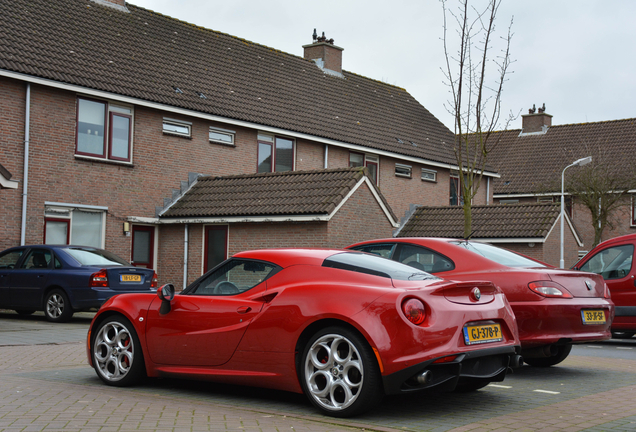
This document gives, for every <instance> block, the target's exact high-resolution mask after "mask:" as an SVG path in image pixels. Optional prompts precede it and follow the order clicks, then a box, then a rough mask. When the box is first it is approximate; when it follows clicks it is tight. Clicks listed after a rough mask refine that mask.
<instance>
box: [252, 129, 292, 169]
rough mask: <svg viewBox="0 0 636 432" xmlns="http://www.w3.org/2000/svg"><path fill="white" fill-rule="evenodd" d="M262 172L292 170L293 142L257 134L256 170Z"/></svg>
mask: <svg viewBox="0 0 636 432" xmlns="http://www.w3.org/2000/svg"><path fill="white" fill-rule="evenodd" d="M257 170H258V172H259V173H262V172H283V171H293V170H294V141H293V140H291V139H288V138H282V137H274V136H270V135H265V134H258V168H257Z"/></svg>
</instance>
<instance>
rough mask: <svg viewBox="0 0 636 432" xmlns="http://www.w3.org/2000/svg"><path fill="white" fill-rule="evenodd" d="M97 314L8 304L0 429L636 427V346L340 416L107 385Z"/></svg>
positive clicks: (190, 388) (1, 343) (208, 389)
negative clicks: (70, 316)
mask: <svg viewBox="0 0 636 432" xmlns="http://www.w3.org/2000/svg"><path fill="white" fill-rule="evenodd" d="M89 322H90V317H88V318H86V317H84V318H83V317H78V319H77V320H75V321H73V322H71V323H68V324H63V325H52V324H49V323H46V322H44V321H42V320H41V318H38V317H37V316H36V317H29V319H26V320H25V319H23V318H20V319H17V318H15V317H11V316H9V315H7V314H3V313H0V365H2V366H0V431H57V430H64V431H82V432H83V431H99V432H109V431H129V430H143V431H201V430H214V431H216V430H236V431H291V432H294V431H298V432H300V431H347V430H349V431H351V430H377V431H397V430H400V431H405V430H406V431H434V432H438V431H439V432H441V431H454V432H464V431H470V432H476V431H497V432H500V431H515V432H522V431H546V432H549V431H594V432H597V431H634V430H636V402H635V401H636V355H635V356H634V359H631V358H629V356H628V358H627V359H625V358H622V359H620V358H616V359H614V358H608V357H602V358H599V357H584V356H581V355H571V356H570V357H569V358H568V359H567V360H566V361H565V362H563V363H562V364H561V365H559V366H557V367H552V368H547V369H541V368H531V367H524V368H522V369H520V370H517V371H516V372H515V373H514V374H513V375H511V376H509V377H508V378H506V380H505V381H504V382H503V383H497V385H495V386H493V385H491V386H488V387H486V388H485V389H482V390H480V391H478V392H472V393H463V394H462V393H450V394H437V395H426V394H416V395H402V396H395V397H388V398H386V399H385V401H384V403H383V404H382V406H381V407H379V408H378V409H377V410H374V411H373V412H371V413H368V414H366V415H364V416H361V417H358V418H354V419H332V418H329V417H325V416H322V415H320V414H319V413H318V412H317V411H315V410H314V409H313V407H312V406H311V405H310V404H309V402H308V401H307V400H306V398H305V397H304V396H301V395H296V394H292V393H286V392H276V391H272V390H264V389H258V388H249V387H238V386H229V385H220V384H213V383H208V382H192V381H185V380H147V381H146V382H144V383H142V384H141V385H138V386H135V387H131V388H115V387H109V386H106V385H104V384H103V383H102V382H101V381H100V380H99V379H98V378H97V376H96V374H95V372H94V371H93V370H92V369H91V368H90V367H89V366H88V364H87V363H86V354H85V342H84V338H85V336H86V329H87V326H88V323H89ZM73 338H74V341H69V340H68V339H73ZM18 342H19V343H18ZM604 349H605V348H604ZM537 390H539V391H537Z"/></svg>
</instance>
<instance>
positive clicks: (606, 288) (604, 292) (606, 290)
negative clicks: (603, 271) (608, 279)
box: [603, 284, 612, 299]
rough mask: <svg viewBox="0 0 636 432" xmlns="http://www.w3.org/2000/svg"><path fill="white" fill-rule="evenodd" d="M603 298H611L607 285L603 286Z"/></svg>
mask: <svg viewBox="0 0 636 432" xmlns="http://www.w3.org/2000/svg"><path fill="white" fill-rule="evenodd" d="M603 298H606V299H610V298H612V294H611V293H610V289H609V287H608V286H607V284H605V289H604V291H603Z"/></svg>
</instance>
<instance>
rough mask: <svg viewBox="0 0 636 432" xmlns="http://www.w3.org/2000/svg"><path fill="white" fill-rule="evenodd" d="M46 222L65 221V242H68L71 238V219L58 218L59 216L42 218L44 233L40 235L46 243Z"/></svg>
mask: <svg viewBox="0 0 636 432" xmlns="http://www.w3.org/2000/svg"><path fill="white" fill-rule="evenodd" d="M47 222H64V223H66V243H65V244H70V240H71V220H70V219H60V218H50V217H47V218H44V233H43V236H42V243H43V244H46V223H47Z"/></svg>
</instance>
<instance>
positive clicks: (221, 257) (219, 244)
mask: <svg viewBox="0 0 636 432" xmlns="http://www.w3.org/2000/svg"><path fill="white" fill-rule="evenodd" d="M204 249H205V257H204V258H203V263H204V265H203V273H207V272H208V270H212V269H213V268H214V267H215V266H216V265H217V264H220V263H222V262H223V261H225V260H226V259H227V225H208V226H206V227H205V248H204Z"/></svg>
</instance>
